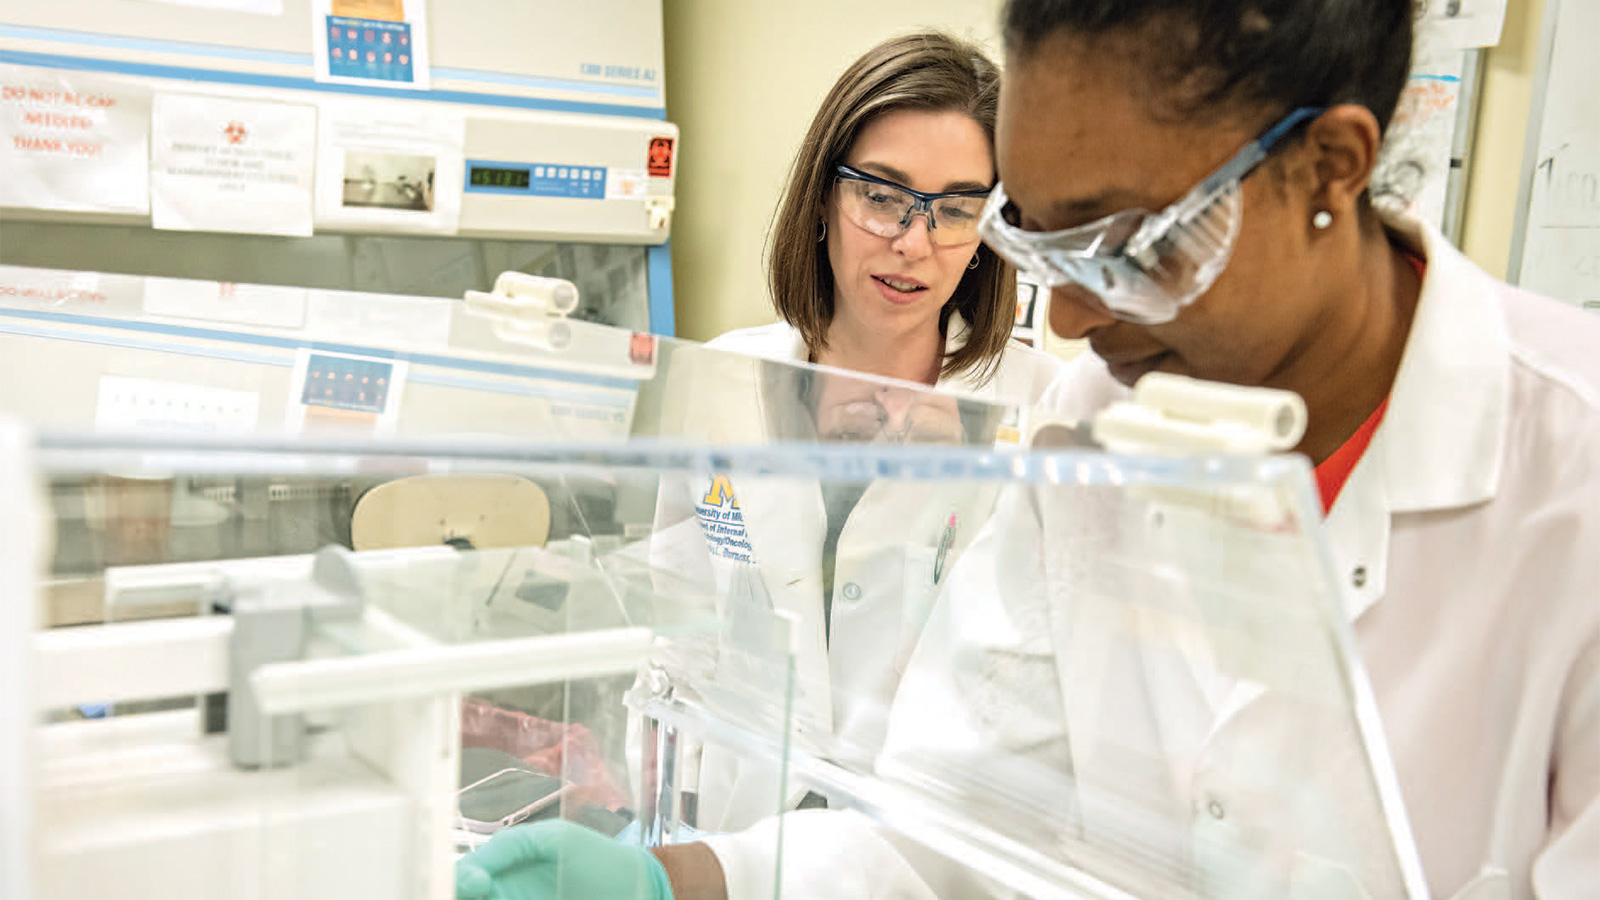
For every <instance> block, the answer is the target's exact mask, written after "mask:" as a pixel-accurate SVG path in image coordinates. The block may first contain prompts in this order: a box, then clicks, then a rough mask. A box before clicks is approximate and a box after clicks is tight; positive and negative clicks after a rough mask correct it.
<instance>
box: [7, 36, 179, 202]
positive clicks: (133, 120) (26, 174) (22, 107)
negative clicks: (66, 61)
mask: <svg viewBox="0 0 1600 900" xmlns="http://www.w3.org/2000/svg"><path fill="white" fill-rule="evenodd" d="M149 133H150V92H149V90H148V89H145V88H142V87H138V86H136V85H131V84H127V83H125V82H121V81H118V80H115V79H109V78H97V77H94V76H90V75H81V74H79V73H77V72H63V71H58V70H53V69H38V68H34V67H32V66H11V65H0V172H4V173H5V175H4V177H0V206H18V207H25V208H29V209H60V210H72V211H76V212H109V213H131V214H134V215H144V214H145V213H147V212H149V211H150V191H149V179H148V174H147V173H148V171H149V155H148V150H147V149H146V147H147V144H148V138H149Z"/></svg>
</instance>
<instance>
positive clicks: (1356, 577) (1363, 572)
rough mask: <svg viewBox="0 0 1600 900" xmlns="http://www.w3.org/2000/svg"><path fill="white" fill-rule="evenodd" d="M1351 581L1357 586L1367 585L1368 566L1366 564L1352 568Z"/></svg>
mask: <svg viewBox="0 0 1600 900" xmlns="http://www.w3.org/2000/svg"><path fill="white" fill-rule="evenodd" d="M1350 583H1351V584H1353V585H1355V586H1356V587H1357V588H1363V587H1366V586H1367V567H1366V566H1356V567H1355V568H1354V569H1353V570H1351V572H1350Z"/></svg>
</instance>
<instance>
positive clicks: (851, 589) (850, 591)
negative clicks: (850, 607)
mask: <svg viewBox="0 0 1600 900" xmlns="http://www.w3.org/2000/svg"><path fill="white" fill-rule="evenodd" d="M844 598H845V599H846V600H849V601H850V602H851V603H854V602H855V601H857V600H860V599H861V585H859V584H856V583H855V582H854V581H851V582H847V583H846V584H845V586H844Z"/></svg>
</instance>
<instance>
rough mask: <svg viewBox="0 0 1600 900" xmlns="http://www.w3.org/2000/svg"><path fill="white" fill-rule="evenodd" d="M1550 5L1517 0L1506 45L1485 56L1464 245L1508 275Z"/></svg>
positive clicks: (1510, 10) (1510, 7)
mask: <svg viewBox="0 0 1600 900" xmlns="http://www.w3.org/2000/svg"><path fill="white" fill-rule="evenodd" d="M1544 5H1545V3H1544V0H1511V2H1510V3H1508V4H1507V6H1506V25H1505V30H1504V31H1503V32H1502V33H1501V35H1500V45H1499V46H1498V47H1494V48H1491V49H1490V50H1489V51H1488V53H1487V54H1486V55H1485V59H1484V77H1483V86H1482V91H1481V93H1480V94H1479V98H1480V101H1479V106H1478V129H1477V135H1476V137H1475V138H1474V140H1473V150H1472V152H1473V158H1472V169H1471V171H1470V172H1469V173H1468V180H1467V197H1466V207H1465V213H1466V219H1465V221H1464V222H1463V223H1462V227H1461V249H1462V250H1463V251H1465V252H1466V254H1467V256H1469V257H1471V258H1472V261H1473V262H1475V263H1477V264H1478V265H1479V266H1482V267H1483V268H1484V269H1485V270H1486V271H1488V272H1489V273H1490V274H1492V275H1494V276H1496V277H1498V278H1504V277H1505V274H1506V264H1507V262H1508V261H1509V260H1510V258H1511V225H1512V221H1513V220H1514V219H1515V218H1516V208H1517V186H1518V181H1519V180H1520V178H1521V177H1522V148H1523V141H1524V140H1525V139H1526V135H1527V128H1528V101H1529V97H1530V94H1531V93H1532V87H1533V75H1534V69H1535V68H1536V67H1537V66H1538V62H1539V40H1540V36H1541V34H1542V33H1543V31H1544Z"/></svg>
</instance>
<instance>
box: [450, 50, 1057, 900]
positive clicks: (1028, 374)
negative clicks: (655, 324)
mask: <svg viewBox="0 0 1600 900" xmlns="http://www.w3.org/2000/svg"><path fill="white" fill-rule="evenodd" d="M999 88H1000V73H999V70H998V68H997V67H996V66H995V64H994V63H993V62H991V61H990V60H989V59H988V57H986V56H985V55H984V53H983V51H982V50H981V49H979V48H978V47H977V46H975V45H973V44H970V43H967V42H965V41H962V40H959V39H956V38H953V37H951V36H949V35H945V34H941V33H938V32H920V33H915V34H908V35H905V36H901V37H895V38H891V39H889V40H886V41H884V42H882V43H880V44H879V45H877V46H876V47H874V48H872V49H871V50H869V51H867V53H866V54H865V55H863V56H862V57H861V58H860V59H858V60H856V62H855V63H853V64H852V65H851V66H850V67H849V68H848V69H846V70H845V72H844V73H843V74H842V75H841V76H840V78H839V80H838V82H837V83H836V84H835V85H834V86H833V88H832V90H830V91H829V93H828V95H827V97H826V98H825V99H824V100H823V103H822V106H821V108H820V109H818V111H817V113H816V116H815V118H814V119H813V120H812V123H811V127H810V129H809V130H808V132H807V134H806V138H805V140H804V141H803V142H802V144H801V146H800V150H799V152H798V153H797V155H796V157H795V162H794V166H793V169H792V171H791V173H790V177H789V183H788V186H787V188H786V189H785V191H784V195H783V199H782V200H781V202H780V204H779V207H778V212H777V216H776V217H775V224H774V226H773V233H772V252H771V258H770V260H769V279H770V286H771V290H772V299H773V305H774V306H775V307H776V309H777V312H778V314H779V316H780V317H781V318H782V320H783V321H781V322H778V323H776V324H773V325H768V326H763V327H758V328H748V329H742V330H738V331H734V332H730V333H728V334H725V335H722V336H721V337H718V338H716V339H715V340H713V341H711V342H710V343H709V344H708V345H707V346H709V347H712V348H717V349H721V350H730V351H734V352H737V353H742V354H748V355H751V356H759V357H763V358H766V359H772V360H777V361H782V362H798V363H814V364H817V365H820V366H827V367H832V368H835V369H842V370H847V371H849V372H853V373H858V374H860V375H865V376H874V377H875V378H876V379H895V380H897V381H900V382H911V383H915V384H920V385H925V386H935V387H936V388H939V389H948V390H950V391H952V392H956V393H959V394H962V395H965V396H969V397H978V398H982V399H986V400H989V401H992V402H995V403H999V404H1004V405H1007V406H1016V407H1022V408H1024V409H1026V408H1027V407H1030V406H1032V405H1033V404H1034V403H1035V402H1036V401H1037V400H1038V399H1039V397H1040V396H1041V395H1042V394H1043V392H1044V390H1045V388H1046V387H1047V386H1048V385H1049V384H1050V382H1051V381H1052V380H1053V379H1054V377H1055V376H1056V374H1057V373H1058V371H1059V370H1060V367H1061V364H1060V363H1059V361H1057V360H1056V358H1055V357H1052V356H1050V355H1048V354H1045V353H1042V352H1040V351H1037V350H1034V349H1032V348H1029V347H1026V346H1023V345H1021V344H1020V343H1017V342H1015V341H1013V340H1012V339H1011V330H1012V326H1013V325H1014V323H1015V321H1016V273H1015V270H1013V269H1012V268H1011V267H1010V266H1009V265H1008V264H1007V263H1006V262H1004V261H1003V260H1001V259H1000V258H999V257H997V256H995V255H994V254H993V253H992V252H990V251H988V250H987V249H984V248H983V247H982V246H981V244H980V242H979V238H978V228H977V226H978V219H979V214H980V213H981V212H982V210H983V204H984V201H985V199H986V197H987V196H988V193H989V189H990V188H991V187H992V186H993V185H994V183H995V179H996V171H995V154H994V131H995V115H996V109H997V101H998V98H999ZM788 374H792V373H788V372H785V373H779V375H777V376H776V377H777V378H778V380H783V379H784V378H785V377H787V375H788ZM801 374H805V373H801ZM804 380H805V381H806V382H807V383H808V384H809V385H810V389H808V390H806V391H804V392H802V393H803V394H804V396H802V397H800V398H798V402H797V403H794V404H792V405H795V406H803V407H805V408H806V410H807V412H808V413H809V416H810V418H812V419H813V420H814V422H813V423H812V424H813V425H814V426H815V428H814V431H812V432H811V433H810V434H808V435H807V436H808V437H816V438H819V439H822V440H844V441H856V442H882V441H904V442H913V443H915V442H945V441H961V440H963V439H967V440H970V439H971V438H972V432H974V431H978V432H981V431H982V429H981V428H972V427H968V426H970V424H971V423H968V422H963V421H960V419H961V418H963V417H959V416H957V415H956V414H955V412H954V410H955V407H956V401H955V400H954V398H941V399H949V405H950V408H949V409H943V408H942V407H938V403H939V402H940V400H939V399H935V400H933V401H932V402H930V398H927V397H925V396H923V395H922V392H918V391H911V390H908V389H907V388H906V387H903V386H897V385H895V384H894V383H892V382H888V381H884V382H882V383H881V384H879V383H878V382H877V381H875V380H873V379H858V378H848V377H843V376H840V375H837V374H836V375H835V376H834V377H830V376H829V375H828V373H827V372H826V371H815V372H812V373H810V376H809V377H807V378H805V379H804ZM766 387H767V388H768V389H769V390H773V389H776V388H775V387H774V386H773V385H767V386H766ZM780 405H783V406H788V405H791V404H789V403H788V401H785V403H783V404H780ZM936 407H937V408H936ZM992 425H993V423H990V434H991V435H992ZM978 439H979V440H992V436H990V437H987V438H985V437H979V438H978ZM721 481H722V482H723V483H722V484H721V485H720V486H719V488H715V489H711V490H706V488H707V487H709V485H698V486H697V487H699V488H701V489H700V490H696V491H691V490H687V489H686V488H687V486H685V485H681V484H680V485H673V486H670V487H669V486H667V485H663V490H662V494H661V501H660V503H659V505H658V509H657V516H656V521H657V531H658V535H659V534H662V533H665V532H666V531H667V529H669V528H671V527H672V526H674V525H677V524H680V523H683V524H686V522H687V520H689V519H692V518H695V517H696V516H698V517H699V518H701V520H702V521H703V522H705V521H713V520H714V521H717V522H720V523H723V524H724V525H725V524H726V522H727V521H728V517H730V516H737V517H739V520H738V522H739V527H740V528H742V529H745V530H746V531H747V533H748V535H749V537H748V540H749V544H750V545H751V546H752V547H753V551H744V550H741V554H743V553H746V552H751V553H753V555H754V557H755V561H754V565H756V566H758V567H759V568H760V569H761V570H763V571H766V570H773V569H777V568H783V569H785V571H789V570H793V571H795V572H799V573H801V575H800V577H796V578H793V579H789V578H784V579H779V583H772V579H766V581H767V582H768V583H767V588H768V590H769V591H770V592H771V594H772V602H773V605H774V607H775V608H776V609H778V610H782V611H785V612H788V613H791V614H793V615H794V617H795V619H794V620H795V623H796V625H795V627H796V629H797V632H798V635H797V654H798V658H797V667H798V673H797V674H798V677H799V682H800V683H799V687H798V689H797V697H796V713H795V715H796V719H797V721H798V722H799V723H801V727H802V728H805V729H806V730H807V733H808V734H809V735H811V738H810V739H811V740H818V741H826V742H827V747H828V752H829V754H830V755H833V756H835V757H838V758H856V757H859V758H861V759H870V758H871V757H872V756H873V755H874V754H875V753H876V752H877V749H878V747H879V746H880V745H881V743H882V739H883V728H884V725H885V722H884V720H883V716H882V713H883V711H884V710H886V709H887V708H888V706H889V703H890V700H891V699H892V697H893V693H894V690H895V687H896V685H897V684H898V682H899V672H900V671H901V669H902V668H903V665H904V657H905V656H906V655H907V654H908V653H909V649H910V647H911V645H912V644H913V643H914V641H915V638H916V635H917V634H918V633H919V632H920V630H921V626H922V621H923V620H924V619H925V617H926V610H927V609H928V607H929V606H931V603H932V598H933V596H934V594H935V593H936V590H937V587H936V586H937V585H938V581H939V573H940V570H941V568H943V569H948V567H949V566H950V565H952V564H953V563H954V560H955V558H956V557H957V556H958V555H959V554H960V552H961V550H962V548H963V547H964V546H965V545H966V543H967V542H968V541H970V540H971V537H972V535H973V534H974V533H975V532H976V528H977V524H978V523H979V522H981V521H982V520H983V519H984V518H986V517H987V515H988V510H989V508H990V507H991V506H992V503H993V492H992V491H978V490H974V489H972V486H970V485H966V486H963V485H953V486H951V487H950V488H949V489H948V490H943V489H942V490H939V491H928V490H926V489H923V490H918V491H916V492H915V495H914V496H913V495H911V494H910V493H909V492H908V491H907V486H906V485H894V484H888V483H862V484H854V485H852V484H849V483H844V484H837V485H825V486H816V485H788V484H785V485H783V486H781V487H779V488H774V487H773V486H772V485H770V484H760V483H752V484H749V485H743V484H733V485H729V484H727V483H726V482H727V479H722V480H721ZM712 497H715V498H717V504H718V505H715V506H708V504H709V503H710V499H711V498H712ZM691 507H692V508H691ZM808 508H815V509H817V510H818V511H819V515H817V516H815V517H813V516H808V515H804V514H803V513H802V511H803V510H805V509H808ZM690 531H691V532H692V533H693V535H694V538H693V540H692V541H691V542H693V543H701V541H700V540H699V539H698V537H699V536H698V533H697V530H696V529H694V528H693V527H691V528H690ZM679 533H680V534H681V533H682V532H681V531H680V532H679ZM764 551H766V552H764ZM711 555H712V556H713V557H716V556H717V554H716V552H715V550H712V552H711ZM713 562H714V564H716V565H745V566H749V565H752V563H750V561H749V558H748V557H747V556H741V558H739V559H734V560H723V559H714V560H713ZM791 563H792V565H791ZM813 571H814V572H815V573H816V574H815V576H814V577H813V576H812V575H811V574H810V573H811V572H813ZM716 750H717V748H714V747H709V746H708V747H707V748H706V756H705V759H704V762H703V764H702V772H701V779H700V797H699V811H700V816H699V823H700V825H701V826H702V827H706V828H708V829H710V830H713V831H736V830H738V829H740V828H743V827H745V826H748V825H751V824H753V823H754V822H755V821H758V820H759V819H760V818H761V817H762V816H763V815H766V816H770V815H771V813H772V812H773V811H774V810H775V809H777V808H779V807H780V806H781V807H788V806H792V805H793V804H794V803H795V802H796V801H797V800H799V799H800V798H799V797H798V796H795V795H791V796H788V797H782V798H780V797H778V796H777V794H776V792H777V790H778V786H779V785H780V784H781V783H782V781H781V779H780V778H779V777H778V773H777V772H776V771H770V772H769V771H767V770H765V769H763V768H762V767H761V765H760V764H759V763H756V762H754V761H751V760H743V759H732V758H729V757H728V756H727V755H726V754H720V753H716V752H715V751H716ZM757 770H760V771H757ZM808 799H809V798H808ZM802 805H806V804H804V803H802ZM773 846H775V843H774V842H771V841H766V840H764V839H763V840H752V841H743V842H741V841H739V840H738V836H737V835H725V836H724V837H723V838H712V839H710V840H709V843H708V844H691V845H686V846H681V847H674V848H665V849H664V850H662V851H660V852H659V858H660V859H661V860H662V861H663V862H665V864H666V868H665V869H663V868H662V865H661V864H660V863H658V862H657V857H656V856H652V855H651V854H649V853H646V852H645V851H642V850H639V849H638V848H637V847H629V846H627V845H625V844H622V843H619V842H616V841H612V840H610V839H607V838H604V837H602V836H600V835H598V834H594V833H591V832H586V831H584V830H582V829H580V828H578V827H577V826H572V825H568V824H566V823H561V822H550V823H541V824H539V825H535V826H531V827H529V828H527V829H512V830H511V833H508V834H506V835H504V836H503V837H499V838H497V839H496V841H495V842H491V845H490V846H486V847H485V848H483V849H480V850H479V851H478V852H476V853H474V854H473V855H472V856H471V857H469V858H468V859H466V860H464V861H463V863H462V865H461V867H460V869H459V871H458V889H459V896H462V897H473V896H490V895H491V894H486V893H485V892H486V891H491V890H492V891H494V892H496V893H493V894H492V896H502V895H504V896H519V897H520V896H526V897H542V896H547V894H543V893H540V892H539V891H540V890H541V888H539V887H537V886H536V885H537V884H543V883H548V884H551V885H553V884H555V881H556V879H557V877H558V876H557V870H558V869H559V873H560V874H559V877H560V878H562V879H565V880H564V881H563V882H562V883H563V884H564V885H565V887H564V888H563V894H562V895H563V896H587V895H595V896H600V895H607V896H611V895H624V894H626V895H630V896H639V897H657V898H667V897H670V896H672V892H676V893H677V895H678V896H680V897H697V896H713V897H715V896H719V895H722V894H723V892H724V890H725V889H726V885H727V884H744V883H748V882H751V881H761V880H763V878H764V876H762V875H760V874H758V873H760V872H765V871H767V870H769V869H770V867H771V866H772V865H773V864H774V863H775V862H776V861H775V860H771V859H765V858H756V857H763V856H764V851H770V849H771V848H772V847H773ZM558 860H559V861H560V863H559V865H557V864H556V862H557V861H558ZM668 871H670V872H671V873H672V874H671V879H670V889H669V884H668V881H669V879H668V876H667V872H668ZM524 887H526V888H527V890H526V891H523V890H522V889H523V888H524ZM508 891H509V893H508ZM548 896H555V894H553V893H551V894H548Z"/></svg>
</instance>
